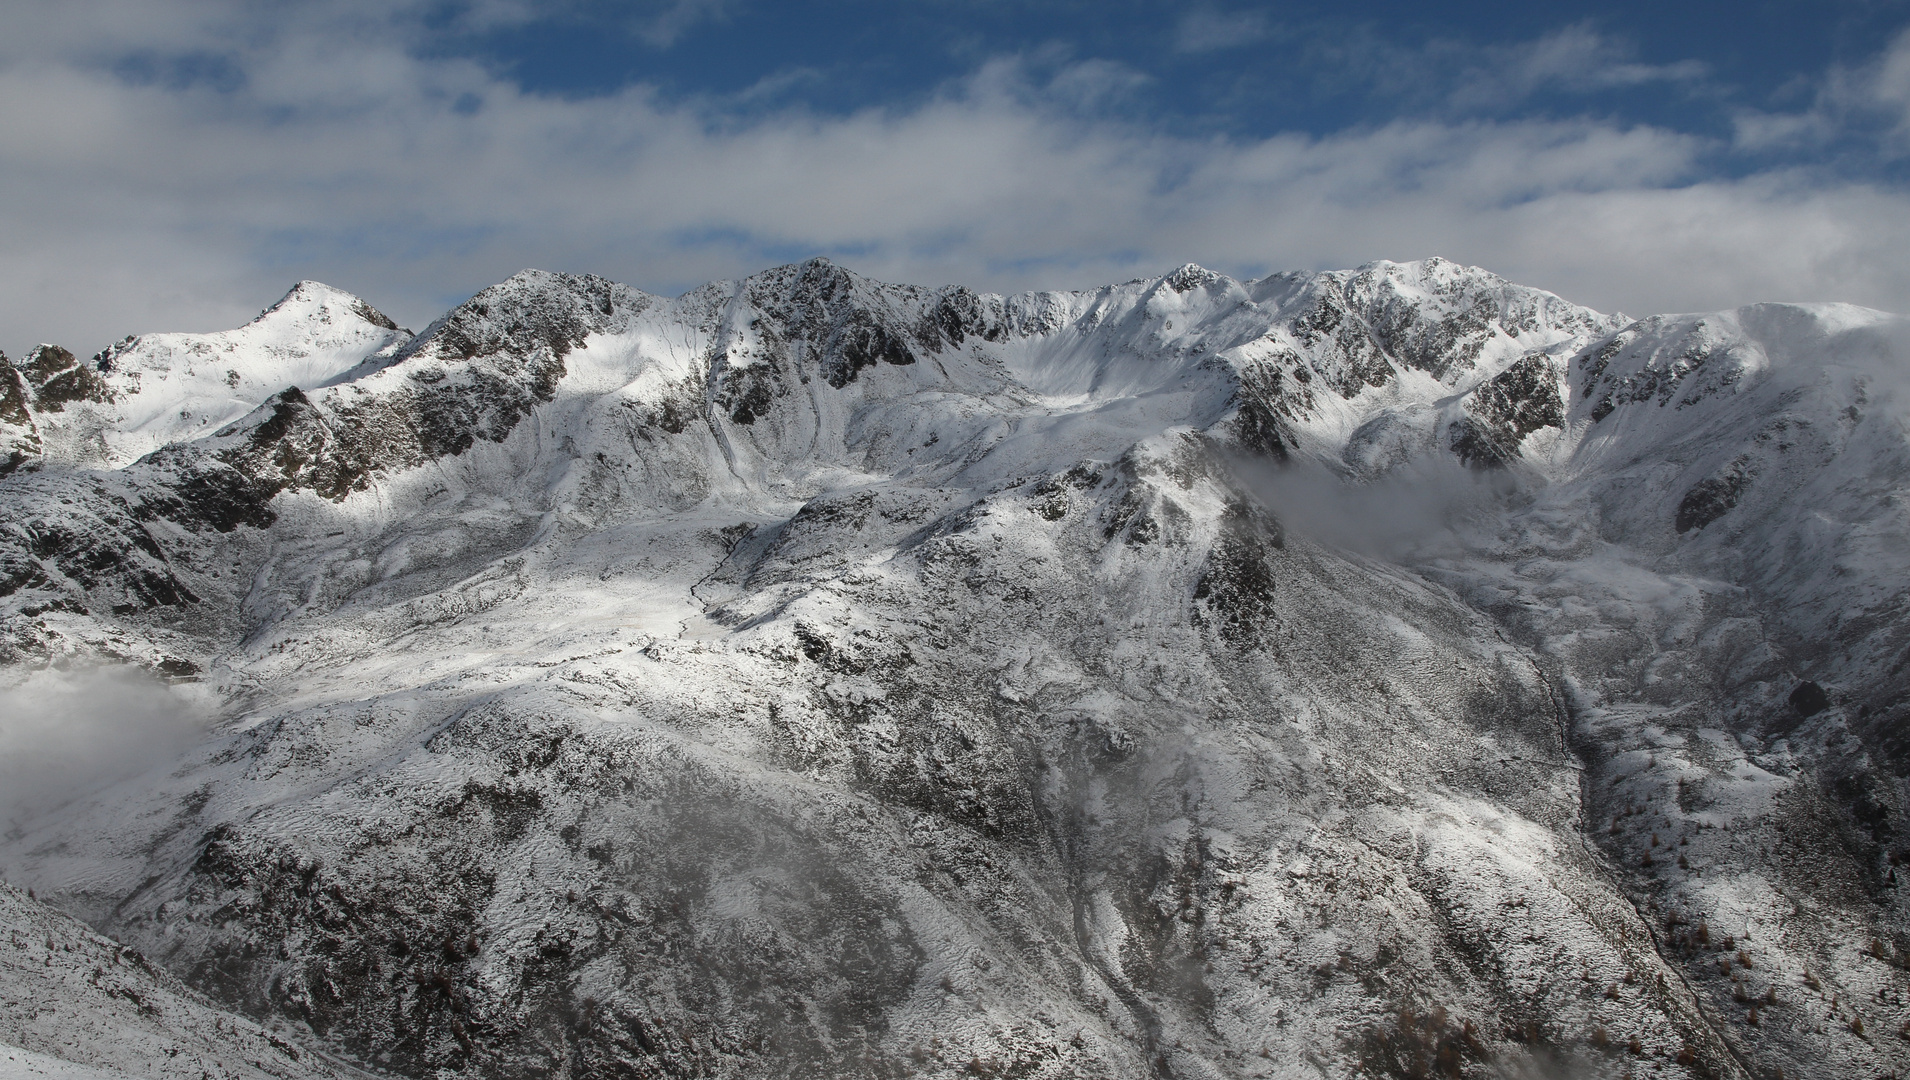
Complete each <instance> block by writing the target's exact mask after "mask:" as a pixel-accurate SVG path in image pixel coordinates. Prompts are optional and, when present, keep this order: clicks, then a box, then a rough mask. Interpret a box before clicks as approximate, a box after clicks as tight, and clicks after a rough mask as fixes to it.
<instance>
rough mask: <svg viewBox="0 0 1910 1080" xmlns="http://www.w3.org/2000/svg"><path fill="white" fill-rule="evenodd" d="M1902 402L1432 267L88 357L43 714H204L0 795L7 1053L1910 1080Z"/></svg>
mask: <svg viewBox="0 0 1910 1080" xmlns="http://www.w3.org/2000/svg"><path fill="white" fill-rule="evenodd" d="M1907 390H1910V323H1906V320H1905V319H1903V318H1902V317H1899V316H1896V315H1891V314H1886V313H1882V312H1877V311H1871V310H1867V309H1862V308H1856V307H1852V306H1848V305H1840V304H1763V305H1756V306H1751V307H1745V308H1740V309H1736V310H1732V311H1724V312H1714V313H1705V314H1687V315H1659V316H1652V317H1648V318H1642V319H1633V318H1629V317H1626V316H1622V315H1610V314H1604V313H1600V312H1597V311H1593V310H1590V309H1588V308H1584V307H1581V306H1578V305H1576V304H1572V303H1570V302H1567V301H1566V300H1563V299H1561V298H1560V297H1558V296H1555V295H1552V294H1550V293H1547V292H1544V291H1542V290H1538V289H1533V288H1527V287H1523V286H1519V285H1516V284H1513V283H1510V282H1507V281H1505V280H1503V279H1501V278H1499V277H1497V276H1495V275H1493V274H1491V273H1488V272H1486V271H1484V270H1480V269H1476V268H1471V267H1465V266H1461V265H1457V264H1454V263H1450V262H1446V261H1443V260H1439V259H1430V260H1426V261H1423V262H1416V263H1390V262H1381V263H1374V264H1371V265H1368V266H1364V267H1360V268H1358V269H1356V270H1351V271H1339V272H1326V273H1289V274H1278V275H1274V276H1271V277H1267V278H1263V279H1260V280H1257V281H1236V280H1234V279H1231V278H1228V277H1226V276H1223V275H1221V274H1217V273H1213V272H1211V271H1207V270H1204V269H1202V268H1200V267H1198V266H1193V265H1189V266H1184V267H1182V268H1180V269H1178V270H1176V271H1174V272H1173V273H1170V274H1168V275H1166V276H1163V277H1159V278H1149V279H1144V280H1138V281H1132V282H1128V283H1125V284H1121V285H1115V286H1109V287H1105V288H1101V289H1096V290H1093V291H1086V292H1072V293H1070V292H1047V293H1027V294H1021V295H1014V296H1000V295H989V294H982V293H977V292H974V291H971V290H969V289H966V288H961V287H947V288H938V289H928V288H917V287H910V286H898V285H888V284H882V283H879V282H875V281H872V280H869V279H866V278H863V277H860V276H858V275H856V274H854V273H851V272H850V271H848V270H846V269H844V268H842V267H839V266H837V265H834V264H833V263H831V262H829V261H827V260H822V259H816V260H811V261H808V262H804V263H800V264H796V265H791V266H784V267H779V268H776V269H773V270H769V271H767V272H764V273H762V274H759V275H756V276H754V277H751V278H748V279H745V280H742V281H729V282H716V283H712V284H709V285H706V286H703V287H701V288H699V289H696V290H694V291H692V292H689V293H686V294H684V295H683V296H680V297H676V298H674V299H671V298H663V297H657V296H651V295H648V294H645V293H643V292H640V291H638V290H635V289H631V288H628V287H626V286H623V285H619V284H616V283H614V282H611V281H607V280H604V279H601V278H597V277H591V276H577V275H568V274H554V273H546V272H542V271H525V272H523V273H521V274H518V275H516V276H515V277H512V278H511V279H510V280H508V281H505V282H503V283H501V284H499V285H496V286H493V287H491V288H489V289H486V290H484V291H483V292H481V293H479V294H478V295H476V296H475V297H473V298H471V299H470V300H469V301H467V302H465V303H463V304H461V305H459V306H458V307H457V308H455V309H454V310H452V311H451V312H449V313H448V314H446V315H445V316H444V317H443V318H441V319H439V320H438V321H437V322H435V323H433V324H432V325H431V326H429V327H427V328H426V329H425V330H423V331H422V332H420V333H416V334H413V333H411V332H410V331H407V330H404V329H401V328H399V327H398V326H396V325H395V324H394V323H393V321H392V320H390V319H388V318H386V317H385V316H384V315H382V314H380V313H379V312H378V311H377V310H375V309H374V308H373V307H371V306H370V305H369V304H367V303H366V302H365V301H363V300H361V299H358V298H357V297H354V296H351V295H349V294H347V293H344V292H341V291H339V290H336V289H332V288H329V287H327V286H324V285H321V284H318V283H315V282H302V283H300V284H299V285H298V286H296V287H295V288H293V290H292V291H291V292H290V293H288V294H287V295H286V297H285V298H284V299H283V300H281V301H280V302H279V303H278V304H277V305H275V306H274V307H272V308H271V309H269V310H267V311H266V312H264V313H263V314H261V315H260V316H259V318H258V319H257V320H255V321H253V322H252V323H250V324H248V325H246V326H244V327H241V328H239V329H237V330H232V331H228V332H224V333H219V334H209V335H191V334H148V335H143V336H137V337H131V338H127V339H125V340H123V341H121V342H119V343H117V344H115V345H113V346H111V347H109V348H107V349H105V350H103V351H101V352H99V353H97V354H95V355H93V356H92V357H91V358H89V359H86V360H81V359H79V358H78V357H77V356H76V355H75V354H73V353H71V352H69V351H67V350H65V349H62V348H58V347H55V346H50V345H42V346H40V347H38V348H36V349H34V350H32V351H30V352H28V353H27V354H26V355H25V356H24V357H23V358H22V359H20V360H19V361H10V362H8V363H6V364H4V365H0V470H3V471H4V475H0V687H4V693H6V694H7V695H8V696H7V697H6V698H5V699H4V700H5V701H7V702H9V703H10V704H11V707H12V709H11V711H13V712H14V713H15V716H14V718H13V720H12V721H11V722H9V721H3V720H0V751H4V752H5V754H6V755H7V756H8V757H10V758H12V759H13V760H14V761H15V762H23V763H26V765H25V766H24V768H26V769H34V768H38V767H37V766H35V765H34V764H33V763H34V762H35V760H36V759H35V757H34V754H35V753H36V746H37V745H38V743H39V741H41V740H43V739H45V738H52V737H53V736H51V735H48V734H47V733H49V732H50V733H58V732H59V731H62V730H67V729H70V728H72V727H73V725H76V724H78V723H80V720H79V717H80V715H81V714H82V713H85V712H87V710H88V708H89V707H88V706H86V705H85V702H87V701H90V700H96V699H90V698H87V697H85V691H84V689H83V688H84V687H85V686H86V685H88V683H89V680H93V679H111V680H116V683H115V684H116V685H122V686H124V685H135V684H136V685H138V686H140V687H142V688H143V689H142V690H140V691H139V692H140V693H142V694H144V695H146V696H147V697H148V698H150V699H152V700H156V701H161V702H164V703H166V705H165V707H166V708H167V709H171V710H173V712H175V713H180V712H183V713H189V714H190V716H191V723H190V725H188V727H189V731H188V734H187V735H186V736H185V737H183V738H181V739H179V740H176V744H168V746H167V748H166V749H165V751H164V752H160V751H157V750H155V751H152V752H150V753H145V752H142V754H141V755H140V756H139V758H138V760H137V761H136V762H133V763H132V764H131V765H127V766H126V767H123V768H116V769H115V770H113V771H111V772H110V774H109V773H108V772H102V771H100V770H97V769H96V770H94V771H92V772H85V771H81V772H74V773H71V774H61V775H63V776H68V777H69V779H62V780H60V781H58V782H57V783H54V782H51V781H49V782H48V783H46V784H42V785H40V786H38V787H36V788H34V794H33V797H32V798H31V799H28V798H25V797H24V796H22V797H20V798H19V799H16V801H15V802H14V804H13V806H12V808H11V809H10V811H9V812H10V813H11V814H12V824H11V827H10V829H9V830H8V832H7V833H6V835H5V837H4V838H3V839H0V866H4V867H5V868H6V874H7V877H8V879H9V880H10V881H13V882H15V883H16V884H18V885H20V886H21V887H23V888H24V887H26V886H31V887H32V889H33V895H32V896H31V897H28V896H27V895H26V894H25V893H23V892H20V891H18V890H9V891H6V892H4V893H0V916H4V926H5V927H6V929H7V931H8V932H9V936H8V937H7V938H5V939H0V949H4V950H6V951H5V952H4V953H3V954H0V1043H4V1044H11V1046H12V1049H5V1048H4V1047H0V1052H3V1053H9V1054H14V1055H16V1057H14V1058H8V1059H7V1060H8V1061H10V1062H20V1063H26V1064H19V1065H18V1068H19V1069H21V1070H27V1069H38V1070H40V1071H39V1072H30V1071H29V1072H25V1073H24V1074H25V1075H48V1076H54V1075H58V1076H66V1075H72V1076H75V1077H79V1076H86V1077H93V1076H96V1075H108V1076H111V1075H119V1074H125V1075H141V1076H144V1075H154V1076H159V1075H165V1076H171V1075H179V1076H187V1075H197V1074H198V1073H199V1072H206V1073H208V1074H216V1075H244V1076H282V1077H294V1076H327V1077H330V1076H342V1075H356V1074H357V1073H358V1072H359V1071H361V1070H362V1071H366V1072H369V1073H374V1074H376V1073H392V1074H397V1075H403V1076H413V1077H441V1076H450V1075H458V1076H470V1077H484V1078H491V1077H497V1078H504V1077H519V1076H530V1075H536V1076H573V1077H598V1076H618V1077H625V1076H632V1077H691V1076H697V1077H702V1076H710V1077H738V1078H741V1077H788V1076H816V1077H948V1078H954V1077H1017V1078H1062V1077H1136V1078H1141V1077H1150V1078H1169V1077H1171V1078H1177V1080H1194V1078H1210V1077H1211V1078H1221V1077H1227V1078H1232V1077H1262V1076H1267V1077H1316V1076H1324V1077H1342V1076H1348V1077H1350V1076H1394V1077H1422V1076H1424V1077H1429V1076H1467V1077H1483V1076H1535V1077H1539V1076H1543V1077H1550V1076H1574V1077H1576V1076H1610V1077H1621V1076H1625V1077H1646V1076H1657V1077H1746V1078H1753V1077H1755V1078H1760V1080H1762V1078H1765V1077H1775V1076H1780V1075H1781V1076H1785V1077H1814V1076H1824V1077H1833V1076H1851V1077H1857V1076H1862V1077H1869V1076H1886V1075H1901V1074H1903V1073H1905V1072H1906V1071H1910V1003H1906V1000H1905V994H1906V992H1910V971H1907V970H1906V969H1910V910H1906V907H1905V903H1904V901H1903V899H1902V893H1901V890H1900V889H1899V886H1898V868H1899V867H1900V866H1902V865H1903V863H1904V862H1905V860H1910V835H1906V833H1905V829H1906V827H1910V819H1906V816H1905V815H1906V810H1907V809H1910V805H1907V804H1906V799H1905V795H1906V792H1905V789H1904V786H1903V779H1902V778H1903V777H1904V775H1905V774H1906V770H1910V737H1907V736H1910V595H1907V594H1910V397H1906V391H1907ZM75 687H80V688H82V689H78V690H76V689H74V688H75ZM113 700H115V701H118V700H120V699H118V698H115V699H113ZM92 712H93V713H97V714H100V715H93V716H90V718H88V719H87V720H86V723H87V724H89V725H91V726H89V727H88V728H86V731H87V732H88V734H87V740H90V741H92V742H105V743H111V742H114V741H117V740H122V739H136V738H137V737H138V733H137V732H135V731H133V730H132V729H133V728H134V727H136V726H137V724H138V723H139V722H141V721H139V718H138V716H135V715H134V714H133V713H132V712H128V711H127V710H126V708H125V707H124V706H120V705H115V706H113V707H111V708H107V709H103V710H102V709H99V708H93V709H92ZM23 732H25V733H28V734H27V735H22V733H23ZM81 756H85V755H84V753H82V754H81ZM21 775H25V773H24V772H22V774H21ZM45 775H46V776H49V777H51V776H52V775H54V774H53V773H51V772H45ZM16 786H17V788H18V790H20V791H23V792H24V791H26V790H27V788H26V786H25V785H24V784H23V783H22V784H18V785H16ZM1904 872H1905V873H1910V869H1906V870H1905V871H1904ZM75 919H78V920H83V921H84V923H85V924H87V925H84V926H83V925H81V924H80V923H79V922H75V921H74V920H75ZM128 957H133V958H136V960H133V959H126V958H128ZM116 965H117V966H116ZM34 980H40V981H37V982H36V981H34ZM115 980H117V981H115ZM33 987H39V988H40V989H33ZM48 987H52V988H53V989H47V988H48ZM115 987H119V988H123V989H125V990H126V994H130V995H133V996H130V997H128V996H125V995H122V994H121V993H119V992H118V991H117V990H115V989H114V988H115ZM149 1001H150V1002H154V1003H155V1004H154V1005H153V1006H152V1009H148V1008H147V1005H146V1002H149ZM155 1010H157V1011H155ZM168 1010H170V1011H168ZM156 1015H165V1016H176V1017H181V1018H182V1019H179V1020H178V1021H177V1022H176V1023H171V1022H169V1023H167V1024H163V1025H158V1026H157V1027H156V1028H155V1023H154V1019H153V1018H154V1016H156ZM142 1025H144V1026H142ZM155 1031H157V1034H155ZM116 1033H119V1034H116ZM168 1038H170V1039H172V1040H174V1041H175V1043H176V1045H175V1046H173V1047H171V1048H167V1047H165V1046H162V1045H161V1043H163V1042H164V1041H165V1040H166V1039H168ZM181 1062H193V1063H195V1064H190V1065H186V1064H179V1063H181ZM215 1062H216V1063H218V1064H217V1067H218V1068H219V1069H224V1070H225V1072H223V1073H217V1072H216V1071H215V1069H214V1066H213V1065H211V1064H207V1063H215ZM175 1066H176V1067H175ZM62 1069H66V1070H81V1071H76V1072H70V1073H69V1072H62V1071H60V1070H62ZM85 1070H91V1071H85Z"/></svg>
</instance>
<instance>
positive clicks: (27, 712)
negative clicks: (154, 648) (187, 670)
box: [0, 666, 213, 829]
mask: <svg viewBox="0 0 1910 1080" xmlns="http://www.w3.org/2000/svg"><path fill="white" fill-rule="evenodd" d="M212 706H213V699H212V696H211V695H210V692H209V691H208V690H206V688H204V687H201V686H195V685H191V684H186V685H180V686H167V685H165V684H163V683H160V682H158V681H157V680H155V679H153V678H152V677H151V676H150V675H147V674H145V673H144V672H142V671H140V670H139V669H137V668H130V667H96V666H87V667H79V668H49V669H45V670H41V671H34V672H30V673H28V674H27V675H26V676H25V678H24V680H23V681H20V682H18V683H16V684H14V685H11V686H7V687H4V688H0V828H4V829H11V828H22V827H25V826H26V825H27V824H28V823H30V822H32V821H33V820H35V819H36V818H38V817H40V816H41V815H43V814H46V813H48V812H50V811H53V810H56V809H58V808H59V807H61V806H63V805H65V804H67V803H69V802H72V801H73V800H75V799H80V798H84V797H85V796H87V795H91V794H93V793H95V792H97V791H98V790H100V789H101V788H104V787H107V786H108V785H111V784H113V783H115V782H117V781H120V780H124V779H127V778H128V777H131V776H134V775H137V774H139V773H143V772H146V771H148V770H150V769H155V768H162V769H163V768H165V767H167V766H169V765H172V764H174V763H176V762H177V761H178V760H179V759H180V756H181V755H182V754H183V753H185V751H186V750H187V749H188V748H189V747H191V746H192V745H193V744H194V743H195V741H196V740H197V739H198V738H199V737H201V736H202V735H203V734H204V733H205V730H206V725H207V722H208V721H209V719H210V717H211V715H212Z"/></svg>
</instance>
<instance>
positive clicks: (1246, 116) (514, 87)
mask: <svg viewBox="0 0 1910 1080" xmlns="http://www.w3.org/2000/svg"><path fill="white" fill-rule="evenodd" d="M1906 28H1910V2H1894V0H1893V2H1882V0H1854V2H1850V3H1844V4H1835V5H1823V4H1816V5H1812V4H1801V3H1770V2H1759V0H1749V2H1744V3H1736V4H1724V3H1679V4H1666V3H1655V4H1644V3H1608V4H1600V5H1596V6H1593V5H1577V4H1543V5H1541V4H1529V3H1528V4H1514V3H1498V2H1492V3H1472V4H1444V5H1430V4H1423V3H1420V4H1403V3H1372V4H1347V3H1337V4H1334V3H1284V4H1252V3H1217V4H1212V5H1187V4H1162V3H1146V2H1121V0H1111V2H1102V3H1086V2H1076V0H1050V2H1045V3H1044V2H1035V3H1008V2H998V0H914V2H904V3H876V2H872V0H840V2H829V3H774V4H772V3H764V2H755V0H658V2H642V3H612V2H609V0H552V2H544V3H532V2H527V0H387V2H384V3H373V2H370V0H307V2H303V3H295V4H284V3H276V4H264V3H258V2H254V0H67V2H64V3H59V4H51V3H47V4H39V3H28V4H24V5H10V6H9V7H8V9H7V10H6V12H5V13H0V136H4V137H3V138H0V190H4V191H5V192H6V193H7V195H8V198H6V199H5V200H0V248H3V249H4V250H5V251H6V252H7V253H8V255H9V258H7V259H4V260H0V348H5V349H7V350H8V351H10V352H15V353H17V352H18V351H20V350H22V349H24V348H25V347H28V346H30V345H31V344H32V343H33V342H35V341H38V340H43V339H45V340H59V341H63V342H65V343H67V344H69V345H71V346H73V347H74V348H76V349H92V348H97V347H98V346H99V345H101V344H104V343H105V342H106V341H109V340H111V339H113V338H116V337H118V336H120V335H122V334H124V333H127V332H136V331H144V330H151V329H212V328H216V327H219V326H223V325H229V324H234V323H236V322H237V321H243V319H244V318H245V317H246V316H247V315H249V314H250V313H252V312H255V311H256V310H257V309H258V308H259V307H260V306H262V305H264V304H266V303H269V302H271V301H272V300H273V299H275V298H276V297H277V295H278V294H279V293H281V292H283V291H284V289H285V288H287V287H288V286H289V285H290V284H291V283H292V282H293V281H295V280H298V279H300V278H307V277H310V278H317V279H320V280H325V281H328V282H330V283H331V284H334V285H338V286H340V287H342V288H347V289H350V290H352V291H354V292H358V293H360V294H361V295H364V296H365V297H366V298H367V299H369V300H371V301H372V302H373V303H374V304H377V305H379V306H381V307H384V308H386V309H388V310H390V311H391V312H392V314H394V315H395V316H396V317H398V318H400V319H401V321H405V322H408V323H411V324H413V325H421V324H422V323H423V322H425V321H428V320H429V319H430V318H431V317H433V316H435V315H436V314H438V313H440V312H441V311H442V309H443V308H444V307H446V306H448V305H449V304H451V303H454V302H456V301H457V300H459V299H461V298H462V297H464V296H467V295H469V294H470V293H471V292H473V291H475V290H476V289H478V288H481V287H483V286H484V285H486V284H489V283H490V282H493V281H496V280H498V279H500V278H502V277H504V276H507V275H508V274H510V273H511V272H513V271H515V270H516V269H519V268H521V267H523V266H526V265H536V266H542V267H545V268H549V269H558V270H576V271H590V272H596V273H602V274H605V275H607V276H611V277H615V278H617V279H619V280H623V281H627V282H629V283H631V284H634V285H637V286H638V287H641V288H647V289H651V290H653V291H658V292H664V293H673V292H676V291H680V290H682V289H685V288H688V287H691V286H693V285H695V284H697V283H700V282H701V281H704V280H707V279H709V278H713V277H728V276H740V275H743V274H747V273H750V272H753V271H756V270H759V269H762V268H764V267H766V266H769V265H772V264H774V263H777V262H781V261H788V260H791V259H796V258H801V257H804V256H807V255H810V254H828V255H831V256H833V257H835V258H837V259H838V261H841V262H844V263H845V264H847V265H849V266H851V267H853V268H856V269H859V270H862V271H863V272H866V273H870V274H873V275H876V276H879V277H884V278H887V279H890V280H904V281H913V282H920V283H924V284H941V283H945V282H957V281H959V282H965V283H968V284H971V285H975V286H977V287H981V288H989V289H999V290H1008V289H1022V288H1037V287H1085V286H1091V285H1094V284H1098V283H1103V282H1106V281H1113V280H1122V279H1125V278H1129V277H1134V276H1141V275H1145V274H1150V273H1160V272H1164V271H1165V270H1167V269H1170V268H1171V267H1173V266H1175V265H1178V264H1179V263H1181V262H1185V261H1196V262H1200V263H1203V264H1204V265H1208V266H1212V267H1214V268H1216V269H1221V270H1224V271H1227V272H1230V273H1235V274H1240V275H1253V274H1259V273H1264V272H1267V271H1270V270H1276V269H1287V268H1323V267H1333V266H1349V265H1354V264H1357V263H1360V262H1364V261H1368V260H1371V259H1377V258H1394V259H1411V258H1421V257H1425V256H1428V255H1433V254H1439V255H1444V256H1447V257H1450V258H1456V259H1460V260H1462V261H1466V262H1473V263H1477V264H1480V265H1484V266H1487V267H1488V268H1490V269H1493V270H1496V271H1498V272H1500V273H1503V274H1505V275H1506V276H1508V277H1512V278H1514V279H1516V280H1520V281H1524V282H1528V283H1531V284H1535V285H1540V286H1542V287H1546V288H1551V289H1553V290H1555V291H1557V292H1560V293H1562V294H1563V295H1566V296H1568V297H1569V298H1572V299H1575V300H1579V301H1581V302H1584V303H1589V304H1592V305H1594V306H1598V307H1601V308H1605V309H1622V310H1626V311H1629V312H1633V313H1644V312H1647V311H1657V310H1689V309H1694V308H1711V307H1722V306H1728V305H1734V304H1740V303H1746V302H1752V301H1756V300H1761V299H1840V300H1849V301H1852V302H1858V303H1864V304H1869V305H1872V306H1879V307H1885V308H1891V309H1896V310H1904V309H1906V308H1910V301H1907V300H1906V298H1905V293H1906V290H1910V254H1906V252H1910V169H1907V168H1906V161H1907V160H1910V37H1906V36H1905V34H1904V31H1905V29H1906Z"/></svg>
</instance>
